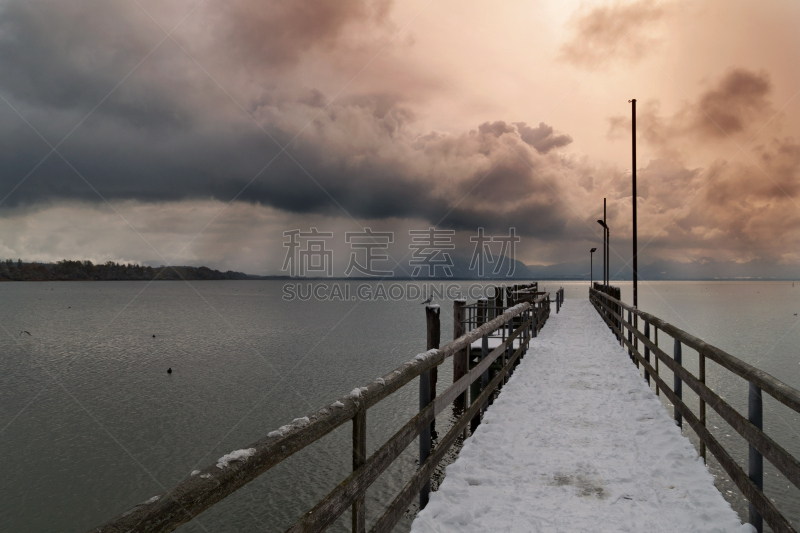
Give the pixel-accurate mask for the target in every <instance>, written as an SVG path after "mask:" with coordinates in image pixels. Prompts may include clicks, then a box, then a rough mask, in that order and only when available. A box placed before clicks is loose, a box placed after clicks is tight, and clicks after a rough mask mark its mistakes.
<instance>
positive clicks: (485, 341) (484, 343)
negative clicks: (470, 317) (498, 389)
mask: <svg viewBox="0 0 800 533" xmlns="http://www.w3.org/2000/svg"><path fill="white" fill-rule="evenodd" d="M487 357H489V335H484V336H483V337H481V361H483V360H484V359H486V358H487ZM488 385H489V369H488V368H487V369H486V370H485V371H484V372H483V374H481V392H483V391H485V390H486V387H487V386H488ZM488 406H489V398H487V399H486V401H485V402H484V403H483V405H482V406H481V415H483V413H485V412H486V408H487V407H488Z"/></svg>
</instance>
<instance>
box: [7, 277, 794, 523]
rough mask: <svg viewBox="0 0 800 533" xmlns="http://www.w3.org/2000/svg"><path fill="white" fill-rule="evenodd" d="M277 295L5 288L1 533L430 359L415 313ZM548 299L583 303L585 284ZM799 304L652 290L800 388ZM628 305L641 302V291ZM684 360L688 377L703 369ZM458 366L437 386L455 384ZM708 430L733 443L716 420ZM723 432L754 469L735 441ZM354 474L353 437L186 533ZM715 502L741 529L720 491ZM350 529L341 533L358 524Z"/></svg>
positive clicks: (329, 441)
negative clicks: (419, 357)
mask: <svg viewBox="0 0 800 533" xmlns="http://www.w3.org/2000/svg"><path fill="white" fill-rule="evenodd" d="M282 285H283V283H282V282H270V281H252V282H244V281H230V282H194V283H192V284H191V285H189V284H186V283H182V282H157V283H152V284H150V285H147V283H145V282H142V283H139V282H90V283H79V282H75V283H69V282H61V283H4V284H0V335H2V338H3V341H2V357H0V464H2V471H3V472H4V475H3V476H2V478H0V524H2V528H0V529H2V530H4V531H6V530H7V531H53V532H55V531H85V530H87V529H89V528H90V527H92V526H94V525H97V524H99V523H101V522H103V521H104V520H106V519H108V518H110V517H112V516H114V515H116V514H117V513H119V512H122V511H124V510H126V509H128V508H129V507H131V506H132V505H134V504H136V503H138V502H141V501H144V500H146V499H148V498H150V497H151V496H153V495H155V494H157V493H159V492H162V491H163V490H164V489H165V488H168V487H170V486H172V485H173V484H175V483H177V482H178V481H180V480H181V479H182V478H183V477H185V476H186V475H187V474H188V473H189V472H190V471H191V470H193V469H195V468H201V467H205V466H206V465H208V464H210V463H212V462H213V461H214V460H216V458H217V457H219V456H221V455H223V454H225V453H228V452H230V451H231V450H233V449H237V448H242V447H244V446H246V445H247V444H249V443H251V442H253V441H255V440H257V439H259V438H261V437H263V436H264V435H265V434H266V433H268V432H269V431H271V430H272V429H275V428H277V427H278V426H280V425H283V424H286V423H288V422H290V421H291V420H292V419H293V418H295V417H297V416H302V415H303V414H305V413H307V412H309V411H312V410H315V409H316V408H318V407H320V406H321V405H324V404H326V403H329V402H330V401H332V400H333V399H335V398H338V397H340V396H342V395H344V394H347V393H348V392H349V391H350V390H352V389H353V388H354V387H355V386H358V385H363V384H366V383H367V382H370V381H372V380H373V379H374V378H375V377H377V376H378V375H382V374H384V373H386V372H388V371H390V370H392V369H393V368H395V367H396V366H398V365H400V364H401V363H403V362H405V361H407V360H408V359H410V358H411V357H413V356H414V355H415V354H416V353H418V352H420V351H422V350H423V349H424V348H425V317H424V312H423V311H422V308H421V306H420V305H419V304H418V302H416V301H415V302H405V301H404V302H386V301H377V302H361V303H355V302H339V301H334V302H330V301H327V302H314V301H306V302H301V301H295V302H286V301H283V300H281V288H282ZM542 285H544V286H547V287H548V288H549V289H551V290H554V289H556V288H557V287H558V286H564V287H565V289H566V296H567V298H586V296H587V287H588V284H587V283H561V284H556V283H548V282H545V283H543V284H542ZM796 291H797V292H795V290H793V289H792V288H791V283H786V282H775V283H757V282H743V283H726V282H719V283H694V282H658V283H652V284H642V285H641V287H640V307H641V308H643V309H645V310H648V311H650V312H652V313H653V314H656V315H658V316H660V317H662V318H664V319H665V320H668V321H670V322H672V323H674V324H675V325H677V326H678V327H681V328H683V329H686V330H688V331H690V332H692V333H694V334H696V335H698V336H700V337H702V338H704V339H705V340H706V341H708V342H711V343H713V344H716V345H718V346H719V347H721V348H723V349H726V350H728V351H730V352H731V353H733V354H735V355H737V356H739V357H741V358H742V359H744V360H746V361H749V362H751V363H752V364H754V365H756V366H758V367H759V368H762V369H764V370H766V371H767V372H770V373H772V374H773V375H775V376H777V377H779V378H780V379H782V380H783V381H785V382H787V383H789V384H790V385H792V386H794V387H799V388H800V327H797V325H798V317H797V316H794V314H793V313H795V312H800V287H798V288H797V289H796ZM623 299H624V300H626V301H630V299H631V298H630V284H628V285H624V284H623ZM566 305H569V301H567V302H566ZM450 308H451V306H450V303H449V302H445V303H444V305H443V309H444V310H445V312H444V313H443V317H442V318H443V323H442V337H443V340H447V339H449V338H450V332H452V317H451V316H450V313H449V312H448V311H449V310H450ZM23 330H24V331H29V332H30V333H31V335H30V336H29V335H27V334H25V333H22V334H20V332H21V331H23ZM153 335H155V337H153ZM660 340H661V339H660ZM666 341H668V339H666V337H665V338H664V342H666ZM669 342H671V340H669ZM684 360H685V361H689V363H688V365H689V366H690V368H691V364H692V363H691V362H692V361H693V360H694V359H693V355H691V354H686V353H685V354H684ZM449 366H450V365H443V368H442V372H441V373H440V383H447V382H449V381H450V376H449V375H448V371H449V370H450V368H449ZM168 367H171V368H172V369H173V373H172V374H171V375H168V374H167V373H166V369H167V368H168ZM708 375H709V378H708V381H709V383H710V384H711V385H712V387H713V388H715V390H717V391H718V392H719V393H720V394H721V395H722V396H723V397H724V398H725V399H726V400H728V401H729V402H730V403H731V404H732V405H734V406H735V407H737V408H738V409H740V411H743V412H746V392H747V385H746V383H745V382H744V381H743V380H741V379H739V378H731V377H730V375H728V374H727V372H723V371H717V370H716V369H715V368H714V365H713V364H712V363H709V369H708ZM668 381H671V380H668ZM686 398H687V399H689V400H688V401H689V402H691V401H692V399H691V396H690V395H689V394H688V393H687V394H686ZM776 403H777V402H774V401H772V400H771V399H765V416H764V419H765V428H766V430H767V431H768V432H769V433H770V434H771V435H773V436H774V438H775V439H776V440H777V441H778V442H779V443H781V444H782V445H784V446H785V447H787V448H789V449H790V450H791V451H793V452H794V453H795V454H796V455H800V449H798V442H800V439H798V438H797V437H798V435H797V433H798V428H800V423H799V422H800V421H799V420H798V416H797V415H795V414H794V413H791V412H789V410H788V409H783V408H782V406H780V405H776ZM416 404H417V390H416V386H415V385H413V386H408V387H406V388H405V389H403V390H401V391H400V392H399V393H397V394H395V395H394V396H393V397H392V400H391V402H388V401H384V402H383V403H382V404H379V406H378V407H376V408H375V409H371V410H370V412H369V415H368V421H367V425H368V430H369V431H368V444H369V446H370V448H371V450H374V449H376V448H377V446H378V445H380V444H382V443H383V442H384V441H385V439H386V438H388V437H389V436H390V435H391V434H393V433H394V431H396V430H397V429H398V428H399V427H400V425H401V424H402V423H403V422H404V421H405V420H407V419H408V417H410V416H411V415H412V414H413V412H414V411H415V410H416ZM692 405H696V401H695V403H694V404H692ZM446 418H447V413H444V414H443V419H442V420H441V421H440V422H439V424H440V425H439V426H438V428H439V429H440V431H443V430H444V429H445V427H446V426H447V420H446ZM709 424H710V425H712V426H714V425H716V426H718V427H719V428H723V427H724V424H723V423H721V422H720V421H719V420H718V419H716V418H715V417H714V416H713V415H709ZM715 431H717V432H718V436H719V437H720V438H721V439H723V440H725V444H726V446H727V447H729V449H731V450H732V451H733V452H734V455H735V456H736V458H737V460H740V461H742V464H744V461H746V453H747V452H746V447H745V446H744V445H743V444H742V442H741V440H740V439H737V438H735V436H733V435H732V434H731V431H725V430H723V429H719V430H715ZM687 435H689V436H690V438H691V437H692V435H690V432H687ZM726 435H731V436H730V437H726ZM415 451H416V446H411V447H410V448H409V450H408V451H407V453H406V454H405V455H404V456H403V458H402V460H401V461H399V462H398V463H396V464H395V465H393V466H392V468H391V469H390V471H388V472H387V473H385V474H384V476H382V478H381V479H380V480H379V482H378V483H376V485H375V486H374V487H373V488H372V489H371V490H370V493H369V494H368V523H369V521H370V520H373V519H374V518H375V517H376V516H377V515H378V514H379V513H380V512H381V508H382V506H384V505H386V504H387V503H388V501H389V499H390V498H391V497H393V495H394V494H395V493H396V492H397V490H399V488H400V487H402V485H403V484H404V483H405V481H406V480H407V479H408V477H409V476H410V474H411V472H412V471H413V469H414V468H415V463H414V456H415ZM657 459H658V458H654V460H657ZM350 461H351V459H350V427H349V425H346V426H343V427H341V428H339V430H337V431H335V432H333V433H332V434H331V435H329V436H327V437H326V438H325V439H323V440H322V441H320V442H318V443H316V444H315V445H314V446H312V447H310V448H309V449H307V450H304V451H303V452H301V453H300V454H297V455H296V456H295V457H293V458H291V459H290V460H288V461H286V462H284V463H283V464H281V465H279V466H278V467H276V468H275V469H273V470H272V471H271V472H270V473H269V474H267V475H265V476H262V477H261V478H259V479H258V480H257V481H255V482H253V483H251V484H250V485H248V486H247V487H246V488H245V489H242V490H240V491H238V492H237V493H235V494H234V495H233V496H231V497H229V498H228V499H226V500H224V501H223V502H222V503H220V504H218V505H217V506H215V507H213V508H212V509H211V510H209V511H207V512H206V513H204V514H203V515H201V516H200V517H199V519H197V520H195V521H194V522H192V523H190V524H187V525H186V526H184V527H183V528H182V529H181V531H193V532H194V531H214V532H217V531H223V532H225V531H264V530H266V531H282V530H284V529H285V528H286V527H288V526H289V525H291V523H293V521H294V520H295V519H297V518H298V517H299V516H300V515H301V514H302V513H303V512H305V511H307V510H308V509H309V508H310V507H311V506H313V504H314V503H316V502H317V501H318V499H319V498H321V497H322V496H324V495H325V494H326V493H327V492H328V491H330V490H331V489H332V488H334V487H335V486H336V485H337V484H338V483H339V482H340V481H341V480H342V479H343V478H344V477H345V476H346V475H347V473H348V471H349V469H350ZM710 466H711V467H712V470H714V471H715V472H716V471H718V470H719V469H718V467H717V466H716V465H715V464H714V463H713V461H712V462H710ZM719 486H720V488H721V490H723V491H724V492H725V493H726V494H727V492H728V491H731V492H730V494H727V496H728V497H729V498H730V501H732V502H733V503H734V505H735V506H736V507H737V509H738V510H740V511H742V512H744V513H746V511H744V507H742V505H741V501H740V497H738V496H737V494H736V492H735V490H733V489H732V487H730V483H729V482H727V481H726V480H725V479H724V477H723V476H720V480H719ZM765 486H766V490H767V492H768V494H770V496H772V497H774V498H775V500H776V502H777V503H778V505H779V508H781V509H782V510H784V511H786V510H790V511H793V512H794V513H795V514H794V516H793V518H794V520H795V521H796V522H795V523H797V521H798V520H800V516H798V511H797V510H798V509H800V495H798V494H797V491H796V490H794V489H791V488H788V482H787V481H786V480H785V479H782V478H780V477H779V476H777V475H776V474H775V472H774V471H772V470H767V476H766V479H765ZM410 519H411V517H410V516H409V517H407V518H406V520H405V521H404V523H403V524H402V525H403V526H404V528H407V526H408V524H409V523H410ZM342 522H343V524H339V527H338V528H337V530H344V529H346V528H345V527H344V526H345V525H346V524H347V523H349V517H348V516H345V517H343V520H342ZM401 529H402V528H401Z"/></svg>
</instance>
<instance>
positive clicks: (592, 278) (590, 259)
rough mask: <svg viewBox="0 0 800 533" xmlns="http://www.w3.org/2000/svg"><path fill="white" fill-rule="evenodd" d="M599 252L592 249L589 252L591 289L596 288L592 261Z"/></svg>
mask: <svg viewBox="0 0 800 533" xmlns="http://www.w3.org/2000/svg"><path fill="white" fill-rule="evenodd" d="M596 251H597V248H592V249H591V250H589V288H592V287H594V270H593V268H592V259H593V258H594V253H595V252H596Z"/></svg>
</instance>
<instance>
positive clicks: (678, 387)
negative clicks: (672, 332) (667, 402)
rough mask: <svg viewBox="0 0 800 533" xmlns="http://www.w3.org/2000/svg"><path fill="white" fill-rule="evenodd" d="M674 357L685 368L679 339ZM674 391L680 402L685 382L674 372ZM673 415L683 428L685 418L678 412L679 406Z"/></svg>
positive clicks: (675, 408) (676, 342)
mask: <svg viewBox="0 0 800 533" xmlns="http://www.w3.org/2000/svg"><path fill="white" fill-rule="evenodd" d="M672 355H673V358H674V359H675V362H676V363H677V364H679V365H681V366H683V354H682V353H681V341H679V340H678V339H675V345H674V348H673V353H672ZM672 391H673V392H674V393H675V396H677V397H678V399H679V400H682V399H683V382H682V381H681V378H679V377H678V374H675V373H674V372H673V380H672ZM673 413H674V416H675V422H677V424H678V427H683V416H682V415H681V412H680V411H678V406H677V405H676V406H675V407H674V411H673Z"/></svg>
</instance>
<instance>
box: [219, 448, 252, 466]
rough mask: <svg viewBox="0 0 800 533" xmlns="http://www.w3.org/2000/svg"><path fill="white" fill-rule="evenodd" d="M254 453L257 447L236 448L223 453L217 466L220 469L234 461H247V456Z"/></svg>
mask: <svg viewBox="0 0 800 533" xmlns="http://www.w3.org/2000/svg"><path fill="white" fill-rule="evenodd" d="M254 453H256V449H255V448H246V449H243V450H234V451H232V452H231V453H229V454H226V455H223V456H222V457H220V458H219V459H217V468H219V469H223V468H227V466H228V465H229V464H230V463H232V462H234V461H246V460H247V458H248V457H252V455H253V454H254Z"/></svg>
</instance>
